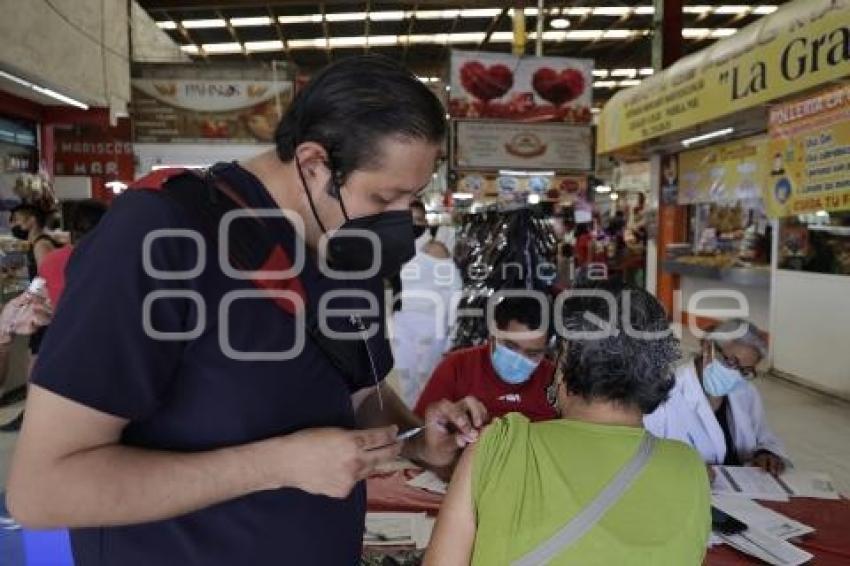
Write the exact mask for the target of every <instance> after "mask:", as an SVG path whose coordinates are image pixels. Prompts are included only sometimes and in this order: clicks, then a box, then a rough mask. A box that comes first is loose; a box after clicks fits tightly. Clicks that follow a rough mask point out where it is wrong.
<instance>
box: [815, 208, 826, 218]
mask: <svg viewBox="0 0 850 566" xmlns="http://www.w3.org/2000/svg"><path fill="white" fill-rule="evenodd" d="M815 216H820V217H821V218H826V217H829V213H828V212H827V211H825V210H818V211H817V212H815Z"/></svg>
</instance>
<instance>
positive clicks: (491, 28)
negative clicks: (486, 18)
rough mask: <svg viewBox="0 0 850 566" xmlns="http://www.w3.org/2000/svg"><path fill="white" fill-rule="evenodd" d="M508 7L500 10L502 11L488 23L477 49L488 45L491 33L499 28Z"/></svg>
mask: <svg viewBox="0 0 850 566" xmlns="http://www.w3.org/2000/svg"><path fill="white" fill-rule="evenodd" d="M509 10H510V7H508V6H505V7H504V8H502V11H501V12H499V15H497V16H495V17H493V19H492V20H491V21H490V23H489V24H488V25H487V30H486V31H485V32H484V39H482V40H481V43H480V44H479V45H478V49H483V48H484V46H485V45H487V44H488V43H490V37H492V35H493V32H494V31H496V30H497V29H498V28H499V24H501V23H502V20H503V19H505V16H507V15H508V11H509Z"/></svg>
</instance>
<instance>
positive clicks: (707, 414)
mask: <svg viewBox="0 0 850 566" xmlns="http://www.w3.org/2000/svg"><path fill="white" fill-rule="evenodd" d="M766 355H767V342H766V341H765V339H764V337H763V335H762V333H761V331H759V329H758V328H757V327H756V326H755V325H754V324H753V323H751V322H749V321H746V320H742V319H733V320H728V321H726V322H723V323H720V324H719V325H718V326H716V327H715V328H714V329H712V330H711V331H710V332H709V333H708V335H707V336H706V338H705V339H704V340H703V342H702V352H701V353H700V355H698V356H697V357H695V358H694V359H693V360H692V361H690V362H688V363H685V364H683V365H681V366H679V367H678V368H677V370H676V386H675V387H674V388H673V390H672V391H671V392H670V398H669V399H668V400H667V402H666V403H664V404H662V405H661V406H660V407H658V409H657V410H656V411H655V412H653V413H652V414H650V415H647V416H646V417H644V425H645V426H646V428H647V430H649V431H650V432H652V433H653V434H655V435H656V436H659V437H662V438H670V439H675V440H681V441H682V442H686V443H688V444H690V445H691V446H693V447H694V448H696V449H697V450H698V451H699V452H700V454H702V457H703V460H705V462H706V463H708V464H726V465H748V464H751V465H755V466H759V467H760V468H762V469H764V470H766V471H768V472H771V473H774V474H779V473H782V471H784V469H785V467H786V464H787V462H788V459H787V456H786V453H785V449H784V448H783V446H782V443H781V442H780V441H779V439H778V438H777V437H776V435H775V434H774V433H773V431H772V430H771V429H770V427H769V426H768V424H767V421H766V419H765V413H764V406H763V405H762V400H761V395H760V394H759V392H758V390H757V389H756V388H755V387H754V386H753V384H752V383H751V381H752V380H753V379H754V378H755V377H756V366H757V365H758V364H759V363H760V362H761V361H762V360H763V359H764V358H765V356H766Z"/></svg>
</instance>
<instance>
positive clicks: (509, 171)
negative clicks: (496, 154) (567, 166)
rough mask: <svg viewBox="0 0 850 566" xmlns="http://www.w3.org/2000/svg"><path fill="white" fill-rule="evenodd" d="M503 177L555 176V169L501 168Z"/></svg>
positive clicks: (500, 173)
mask: <svg viewBox="0 0 850 566" xmlns="http://www.w3.org/2000/svg"><path fill="white" fill-rule="evenodd" d="M499 175H502V176H503V177H554V176H555V172H554V171H517V170H514V169H499Z"/></svg>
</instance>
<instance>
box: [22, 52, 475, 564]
mask: <svg viewBox="0 0 850 566" xmlns="http://www.w3.org/2000/svg"><path fill="white" fill-rule="evenodd" d="M444 113H445V110H444V108H443V106H442V105H441V103H440V101H439V100H438V99H437V98H436V97H435V96H434V94H433V93H432V92H431V91H430V90H429V89H428V88H427V87H426V86H425V85H423V84H422V83H421V81H419V80H418V79H417V78H416V76H415V75H413V74H412V73H410V72H409V71H407V70H406V69H404V68H402V67H401V66H399V65H398V64H397V63H395V62H392V61H391V60H389V59H385V58H382V57H377V56H354V57H347V58H345V59H342V60H340V61H339V62H337V63H335V64H332V65H330V66H328V67H327V68H325V69H324V70H322V71H320V72H318V73H316V74H315V75H314V76H313V77H312V79H311V81H310V83H309V84H307V85H306V86H304V87H303V88H302V89H300V90H299V92H298V94H296V96H295V98H294V99H293V101H292V103H291V104H290V106H289V108H288V109H287V111H286V114H285V115H284V117H283V118H282V120H281V121H280V124H279V125H278V128H277V130H276V133H275V148H274V149H273V150H270V151H267V152H263V153H261V154H259V155H258V156H256V157H254V158H252V159H251V160H249V161H247V162H245V163H244V164H240V163H236V162H227V163H221V164H218V165H215V166H213V167H212V168H210V169H209V170H208V171H207V172H206V174H205V175H198V174H195V173H193V172H187V171H175V170H171V171H169V170H162V171H157V172H155V173H153V174H151V175H150V176H148V177H145V178H143V179H141V180H140V181H139V182H137V183H136V184H135V187H134V188H132V189H131V190H128V191H126V192H125V193H124V194H122V195H121V196H120V197H119V198H117V199H116V200H115V202H114V203H113V204H112V206H111V207H110V211H109V212H108V213H107V214H106V216H105V217H104V219H103V220H102V221H101V222H100V224H99V225H98V226H97V228H96V229H95V230H94V232H93V233H92V234H91V236H90V237H87V238H84V239H83V241H82V242H81V243H80V245H79V246H78V248H77V251H76V252H75V254H74V257H73V259H72V261H71V262H70V264H69V266H68V272H67V276H68V279H67V287H66V290H65V292H64V295H63V297H62V299H61V301H62V303H61V306H60V308H59V309H58V310H57V312H56V315H55V317H54V319H53V321H52V323H51V325H52V327H51V331H50V332H48V333H47V336H46V339H45V344H44V353H43V354H42V355H41V356H40V358H39V363H38V365H37V366H36V368H35V372H34V374H33V377H32V385H31V386H30V387H31V391H30V394H29V396H28V399H27V406H26V411H27V414H26V418H25V419H24V425H23V428H22V431H21V435H20V437H19V439H18V443H17V445H16V451H15V456H14V458H13V461H12V469H11V472H10V475H9V484H8V491H7V503H8V506H9V510H10V511H11V512H12V515H13V516H14V517H15V518H16V519H17V520H18V521H20V522H21V523H22V524H23V525H24V526H25V527H30V528H59V527H67V528H70V529H71V532H70V536H71V543H72V547H73V551H74V560H75V564H76V565H77V566H90V565H101V564H120V565H121V566H150V565H152V564H156V565H157V566H170V565H174V566H177V565H181V566H182V565H185V564H203V565H204V566H231V565H233V564H273V563H279V562H281V561H284V562H286V563H289V564H354V563H356V562H357V560H358V559H359V556H360V552H361V548H362V543H363V535H364V518H365V512H366V493H365V482H364V480H365V478H366V477H368V476H369V474H370V473H371V472H372V471H373V470H374V469H375V468H376V467H377V466H378V465H380V464H382V463H385V462H388V461H390V460H392V459H394V458H395V457H397V456H398V455H399V454H403V455H404V456H405V457H407V458H409V459H413V460H416V461H417V462H421V463H422V464H423V465H424V466H426V467H440V466H445V465H447V464H448V463H450V462H453V461H455V459H456V457H457V452H458V450H459V447H461V446H465V445H466V444H467V443H470V442H474V441H475V440H476V439H477V437H478V432H477V429H478V427H480V426H481V425H482V424H483V422H484V420H485V419H486V411H485V410H484V409H483V407H482V406H481V405H480V403H477V402H475V401H474V400H473V399H465V400H464V401H462V402H460V403H454V404H452V403H448V402H441V403H436V404H435V405H433V406H431V407H429V408H428V411H427V413H426V421H427V425H428V426H425V425H426V422H423V420H422V419H420V418H418V417H416V416H415V415H413V414H412V413H411V412H410V410H409V409H407V408H406V407H405V406H404V405H403V403H402V402H401V400H400V399H398V397H396V396H395V395H394V394H393V392H392V391H391V390H390V389H389V388H387V387H384V386H383V385H382V384H381V382H382V381H383V379H384V377H385V376H386V374H387V373H388V372H389V370H390V368H391V367H392V355H391V353H390V347H389V343H388V341H387V340H386V337H385V336H386V334H385V328H384V322H385V313H384V312H382V310H381V309H380V308H378V309H374V307H372V305H373V304H374V302H375V301H377V302H378V303H379V306H380V299H381V297H382V296H383V281H384V279H385V278H386V277H388V276H390V275H392V274H394V273H396V272H398V271H399V270H400V268H401V266H402V265H403V264H404V263H405V262H406V261H408V260H409V259H410V258H411V257H412V256H413V253H414V237H413V227H412V222H411V216H410V212H409V210H408V209H409V206H410V202H411V200H412V199H413V198H414V197H415V195H416V194H417V193H418V192H419V191H421V190H422V189H423V188H424V187H426V186H427V185H428V184H429V183H430V182H431V179H432V173H433V170H434V167H435V164H436V161H437V158H438V155H439V153H440V148H441V147H442V143H443V136H444V134H445V121H444ZM258 209H263V210H265V211H268V212H269V214H268V215H266V216H260V215H256V216H255V215H254V212H252V211H256V210H258ZM233 210H236V211H237V212H243V213H244V214H247V215H248V216H249V217H248V218H243V219H242V220H241V221H234V222H233V223H232V225H229V231H227V232H225V236H226V237H227V238H228V239H227V240H226V241H223V242H219V240H218V237H219V234H220V233H221V232H220V230H221V227H222V222H224V221H225V218H230V219H232V216H228V217H226V216H225V215H226V214H227V213H229V212H231V211H233ZM281 210H284V211H288V212H290V213H292V214H294V215H295V216H296V218H297V219H296V220H293V221H290V220H289V216H291V215H289V216H287V217H282V216H281V215H280V214H277V212H279V211H281ZM164 230H165V231H166V232H164V233H163V231H164ZM175 230H179V231H180V232H179V233H185V232H186V231H187V230H193V231H194V233H195V234H196V235H197V233H198V231H199V230H200V235H201V239H200V242H201V243H206V245H201V244H200V243H199V241H198V240H197V239H195V238H187V237H185V236H182V237H176V236H173V235H172V236H170V237H169V236H167V234H168V233H169V232H168V231H171V232H170V233H171V234H174V231H175ZM363 230H368V231H370V232H372V233H373V234H374V236H375V237H376V238H377V239H378V241H379V242H380V247H379V250H376V249H375V248H373V247H372V246H371V245H368V243H367V242H368V241H367V240H366V239H365V238H363V237H362V231H363ZM152 235H155V236H157V237H156V239H155V241H153V242H152V241H151V240H153V239H154V238H153V237H152ZM346 235H348V237H346ZM322 243H327V245H326V246H324V245H321V244H322ZM225 244H233V245H232V246H229V248H230V250H229V251H230V257H227V256H225V257H224V258H223V261H221V258H219V257H218V250H220V249H222V246H224V245H225ZM303 246H306V248H307V249H305V248H304V247H303ZM378 251H379V252H380V255H379V254H378V253H377V252H378ZM204 253H205V255H204ZM299 257H300V258H302V259H303V260H304V261H303V265H302V269H300V272H299V273H297V274H293V273H292V271H293V270H292V269H290V268H291V267H292V266H293V264H294V263H295V261H296V260H297V258H299ZM293 258H294V259H293ZM322 260H324V261H326V262H327V266H325V267H330V268H332V269H334V270H335V271H336V272H344V274H345V275H344V276H338V277H336V276H330V275H328V272H327V269H325V270H324V273H323V272H322V268H323V266H322V265H321V264H320V263H319V262H320V261H322ZM228 261H231V263H230V264H229V267H231V268H233V269H238V270H240V271H241V273H242V274H245V273H248V274H251V277H252V279H244V278H237V277H233V276H231V275H229V274H228V273H227V272H226V268H225V267H224V266H222V263H225V264H226V263H227V262H228ZM202 263H203V264H205V267H202V268H200V269H198V265H200V264H202ZM151 268H154V269H156V270H157V272H158V273H157V272H153V271H152V270H151ZM370 268H376V270H377V274H375V275H374V276H373V277H371V278H368V279H360V280H357V279H355V278H354V277H352V275H353V273H354V272H358V273H361V274H362V273H363V272H365V271H368V270H369V269H370ZM269 271H272V272H275V274H276V275H277V277H278V279H275V280H270V279H265V278H264V277H262V276H260V275H258V273H259V272H262V273H268V272H269ZM193 272H198V273H199V274H198V275H186V274H193ZM285 272H288V273H287V277H288V278H281V275H280V274H281V273H285ZM163 273H165V274H167V276H162V274H163ZM174 274H182V275H184V278H182V279H175V277H174ZM267 289H270V290H272V291H286V292H287V294H286V296H285V297H283V296H282V295H281V293H276V294H269V293H266V292H265V291H266V290H267ZM337 291H341V292H342V294H339V293H336V292H337ZM353 292H356V293H353ZM331 293H333V295H332V296H333V297H334V301H333V304H332V305H325V306H326V307H329V308H325V309H323V308H322V306H321V305H322V304H323V303H322V301H323V299H327V298H328V297H329V295H330V294H331ZM363 293H366V297H364V296H363ZM246 294H248V295H249V297H247V298H246V297H245V295H246ZM258 295H259V296H258ZM187 296H188V297H189V298H188V299H187ZM369 298H373V299H374V301H368V300H366V299H369ZM235 299H240V300H235ZM298 299H300V300H298ZM145 306H147V307H148V310H145V309H144V307H145ZM225 307H227V308H225ZM330 308H332V309H334V312H333V313H331V312H328V311H329V310H330ZM375 310H377V311H378V312H373V311H375ZM202 312H204V313H205V317H206V318H205V321H204V320H202V319H201V313H202ZM301 315H303V317H302V316H301ZM305 319H307V320H305ZM317 319H318V320H317ZM322 323H325V326H324V327H321V326H320V325H321V324H322ZM328 330H332V331H334V332H336V333H339V334H342V335H343V336H344V338H345V339H336V338H335V337H334V336H333V334H332V333H330V332H328ZM369 330H372V331H373V332H372V333H371V335H370V333H369V332H368V331H369ZM307 332H309V336H304V335H305V334H306V333H307ZM299 336H302V337H304V340H299V338H298V337H299ZM175 337H176V339H175ZM165 338H169V339H165ZM281 354H284V355H283V356H282V355H281ZM258 355H259V356H261V359H257V356H258ZM419 426H423V427H425V428H423V432H422V433H421V434H419V435H418V436H416V437H414V438H412V439H410V440H407V441H405V442H400V441H398V439H397V433H398V431H399V430H407V429H412V428H414V427H419Z"/></svg>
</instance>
